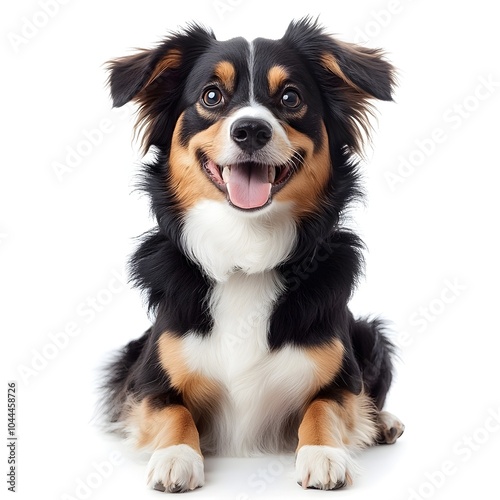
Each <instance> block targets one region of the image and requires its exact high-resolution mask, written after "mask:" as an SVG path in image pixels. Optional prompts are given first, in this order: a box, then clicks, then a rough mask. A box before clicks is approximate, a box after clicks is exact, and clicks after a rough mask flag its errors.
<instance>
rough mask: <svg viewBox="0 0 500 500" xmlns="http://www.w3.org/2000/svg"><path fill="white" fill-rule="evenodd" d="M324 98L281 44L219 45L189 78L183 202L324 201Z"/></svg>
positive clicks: (177, 145)
mask: <svg viewBox="0 0 500 500" xmlns="http://www.w3.org/2000/svg"><path fill="white" fill-rule="evenodd" d="M320 95H321V94H320V92H319V89H318V87H317V85H316V83H315V81H314V79H313V78H312V77H311V76H310V74H309V71H308V68H307V66H306V64H305V62H303V61H301V60H300V59H298V58H297V57H296V54H294V52H293V50H292V49H291V48H289V47H286V46H285V45H284V44H283V43H282V42H280V41H271V40H261V39H258V40H256V41H254V42H253V43H252V44H251V45H250V44H248V42H246V41H245V40H241V39H237V40H231V41H228V42H222V43H217V44H214V45H212V46H211V47H210V48H209V49H208V50H207V51H206V52H205V53H204V54H203V55H201V56H200V58H199V59H198V61H197V63H196V66H195V67H194V68H193V70H192V71H191V72H190V73H189V75H188V77H187V79H186V85H185V91H184V103H185V104H184V106H183V111H182V113H181V114H180V116H179V119H178V120H177V123H176V126H175V130H174V134H173V139H172V146H171V151H170V162H169V163H170V168H171V176H172V181H173V183H174V185H176V186H178V187H177V196H178V198H179V199H180V200H182V202H183V203H184V204H185V205H188V204H189V203H190V200H197V199H199V198H200V197H209V198H214V199H227V202H228V203H229V204H230V205H231V206H233V207H234V208H236V209H239V210H245V211H256V210H262V209H263V208H264V207H267V206H269V205H270V204H271V203H272V202H273V201H274V200H276V201H291V202H293V201H294V200H296V199H297V197H298V196H301V197H302V198H303V199H304V200H313V199H314V200H315V199H317V198H318V196H319V195H320V193H321V190H322V188H323V186H324V185H325V183H326V182H327V179H328V176H329V171H330V165H329V163H330V162H329V154H328V148H327V143H328V138H327V135H326V130H325V126H324V123H323V120H322V114H323V109H322V102H321V97H320Z"/></svg>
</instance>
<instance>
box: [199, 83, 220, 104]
mask: <svg viewBox="0 0 500 500" xmlns="http://www.w3.org/2000/svg"><path fill="white" fill-rule="evenodd" d="M202 99H203V103H204V104H205V106H208V107H213V106H217V105H218V104H220V103H221V102H223V100H224V97H223V96H222V92H221V91H220V90H219V89H218V88H216V87H212V88H210V89H208V90H205V92H204V93H203V97H202Z"/></svg>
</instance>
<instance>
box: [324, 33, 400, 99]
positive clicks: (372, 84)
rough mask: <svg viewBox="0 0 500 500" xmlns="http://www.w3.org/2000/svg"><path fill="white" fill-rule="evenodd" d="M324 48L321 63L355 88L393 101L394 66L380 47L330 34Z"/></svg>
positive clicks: (372, 95) (370, 95)
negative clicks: (357, 43) (347, 40)
mask: <svg viewBox="0 0 500 500" xmlns="http://www.w3.org/2000/svg"><path fill="white" fill-rule="evenodd" d="M325 48H326V47H325ZM326 49H327V50H325V52H323V54H322V55H321V63H322V65H323V66H324V67H325V68H326V69H327V70H328V71H330V72H331V73H333V74H334V75H337V76H338V77H339V78H341V79H342V80H344V82H345V83H347V84H348V85H349V86H351V87H352V88H353V89H355V90H357V91H358V92H361V93H362V92H365V93H366V94H368V96H369V97H374V98H376V99H380V100H381V101H392V88H393V85H394V68H393V67H392V65H391V64H390V63H388V62H387V61H386V60H385V59H383V52H382V51H381V50H379V49H369V48H366V47H361V46H359V45H354V44H350V43H346V42H340V41H338V40H334V39H333V38H331V39H330V47H328V48H326Z"/></svg>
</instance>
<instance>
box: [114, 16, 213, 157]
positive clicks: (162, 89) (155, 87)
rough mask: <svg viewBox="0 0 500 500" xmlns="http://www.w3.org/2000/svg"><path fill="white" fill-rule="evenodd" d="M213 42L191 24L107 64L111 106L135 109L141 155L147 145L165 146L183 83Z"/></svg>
mask: <svg viewBox="0 0 500 500" xmlns="http://www.w3.org/2000/svg"><path fill="white" fill-rule="evenodd" d="M214 40H215V36H214V34H213V32H212V31H210V30H208V29H206V28H204V27H202V26H200V25H198V24H192V25H189V26H188V27H187V28H186V29H185V30H183V31H181V32H179V33H175V34H173V35H171V36H170V37H168V38H167V39H165V40H164V41H163V42H161V43H160V44H159V45H158V46H157V47H156V48H153V49H151V50H141V51H140V52H138V53H136V54H133V55H131V56H127V57H122V58H120V59H115V60H113V61H110V62H109V63H108V69H109V72H110V74H109V80H108V82H109V87H110V90H111V97H112V98H113V105H114V106H115V107H120V106H123V105H124V104H126V103H127V102H129V101H132V100H133V101H135V102H137V103H138V105H139V115H138V120H137V124H136V131H137V130H140V131H141V132H143V138H142V146H143V149H144V151H147V150H148V148H149V147H150V146H151V145H156V146H159V147H162V146H165V145H166V144H168V138H169V136H170V134H171V132H172V131H173V126H174V125H175V121H176V119H177V114H176V113H177V108H178V105H179V102H180V100H181V97H182V93H183V90H184V82H185V81H186V78H187V76H188V74H189V72H190V71H191V69H192V67H193V65H194V64H195V62H196V60H197V59H198V58H199V56H200V55H201V54H203V53H204V52H205V51H206V50H207V48H208V47H209V46H210V45H211V44H212V43H213V42H214Z"/></svg>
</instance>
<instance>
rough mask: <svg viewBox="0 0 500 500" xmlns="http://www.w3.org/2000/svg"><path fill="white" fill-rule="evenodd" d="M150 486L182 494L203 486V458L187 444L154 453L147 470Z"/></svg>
mask: <svg viewBox="0 0 500 500" xmlns="http://www.w3.org/2000/svg"><path fill="white" fill-rule="evenodd" d="M147 481H148V486H149V487H151V488H153V489H155V490H159V491H168V492H169V493H180V492H183V491H189V490H194V489H196V488H199V487H200V486H203V484H204V482H205V476H204V471H203V457H202V456H201V455H200V454H199V453H197V452H196V451H195V450H193V448H191V446H188V445H187V444H178V445H175V446H169V447H168V448H161V449H159V450H156V451H155V452H154V453H153V456H152V457H151V459H150V460H149V463H148V469H147Z"/></svg>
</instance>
